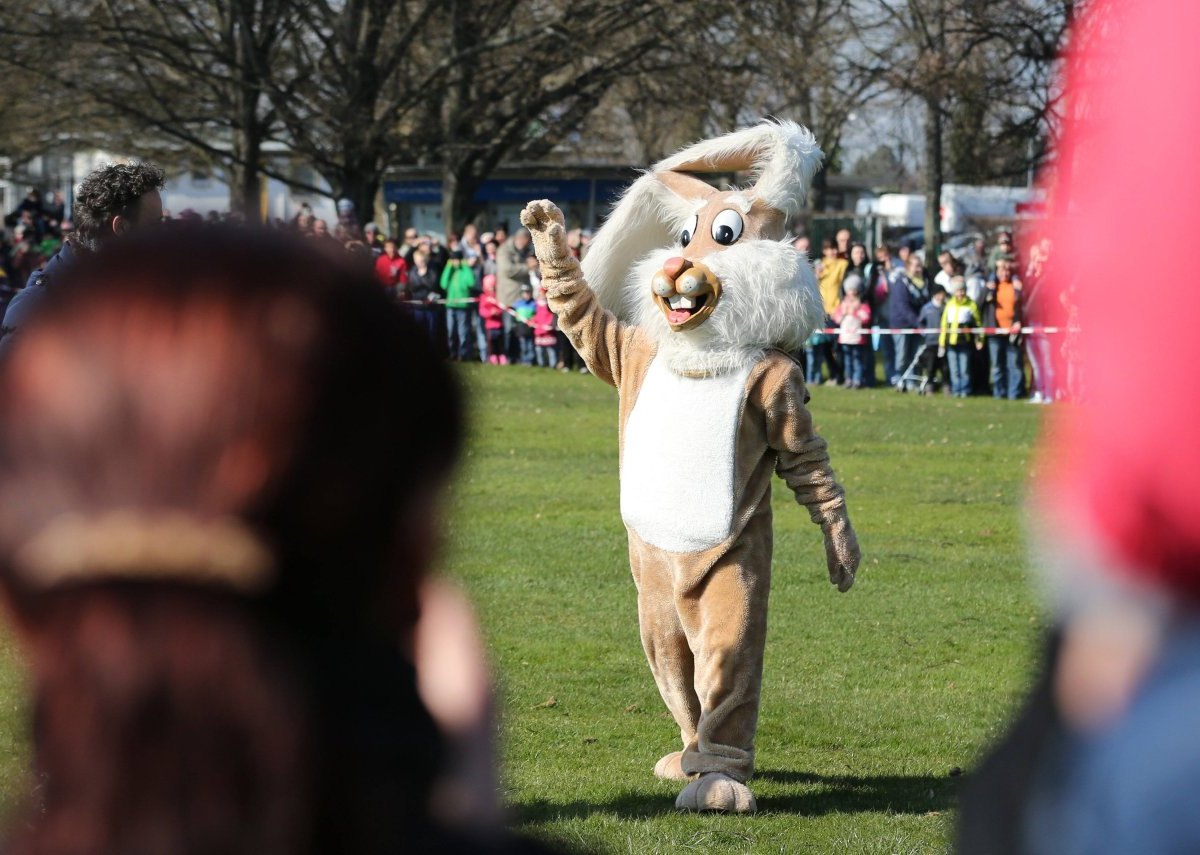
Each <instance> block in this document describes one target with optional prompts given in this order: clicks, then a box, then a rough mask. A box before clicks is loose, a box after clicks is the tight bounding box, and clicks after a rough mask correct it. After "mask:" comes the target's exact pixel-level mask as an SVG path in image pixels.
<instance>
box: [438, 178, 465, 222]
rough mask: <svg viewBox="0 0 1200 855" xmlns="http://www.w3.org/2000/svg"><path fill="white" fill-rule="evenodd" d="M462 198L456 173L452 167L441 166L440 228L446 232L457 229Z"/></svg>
mask: <svg viewBox="0 0 1200 855" xmlns="http://www.w3.org/2000/svg"><path fill="white" fill-rule="evenodd" d="M462 208H463V200H462V193H461V191H460V189H459V181H458V175H456V174H455V172H454V169H453V167H450V166H444V167H442V228H443V229H445V231H446V234H447V235H448V234H450V232H453V231H459V229H458V225H459V217H460V216H461V214H462Z"/></svg>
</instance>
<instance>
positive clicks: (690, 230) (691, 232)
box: [679, 217, 700, 246]
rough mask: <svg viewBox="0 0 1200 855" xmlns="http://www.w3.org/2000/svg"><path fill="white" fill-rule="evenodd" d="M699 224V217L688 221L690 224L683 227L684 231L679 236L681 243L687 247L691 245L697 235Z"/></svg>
mask: <svg viewBox="0 0 1200 855" xmlns="http://www.w3.org/2000/svg"><path fill="white" fill-rule="evenodd" d="M699 224H700V218H699V217H692V218H691V219H690V220H688V224H687V225H686V226H684V227H683V231H682V232H681V233H680V235H679V242H680V243H681V244H683V245H684V246H687V245H688V244H689V243H691V242H692V238H693V237H694V236H695V234H696V226H698V225H699Z"/></svg>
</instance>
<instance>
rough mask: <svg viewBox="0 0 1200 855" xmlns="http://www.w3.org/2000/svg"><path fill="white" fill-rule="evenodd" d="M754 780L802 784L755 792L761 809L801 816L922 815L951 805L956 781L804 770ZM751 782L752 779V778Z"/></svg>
mask: <svg viewBox="0 0 1200 855" xmlns="http://www.w3.org/2000/svg"><path fill="white" fill-rule="evenodd" d="M754 778H755V780H758V781H770V782H772V783H775V784H792V785H795V784H799V785H803V790H804V791H803V792H796V793H789V794H786V795H763V796H759V797H758V809H759V810H760V811H777V812H779V813H794V814H800V815H803V816H820V815H822V814H827V813H909V814H924V813H929V812H930V811H943V810H948V809H949V808H951V807H953V805H954V803H955V801H956V798H957V794H958V785H957V782H956V781H955V780H954V779H952V778H948V777H945V776H935V775H916V776H904V775H865V776H856V775H814V774H811V773H809V772H788V771H782V770H771V769H768V770H764V771H761V772H758V773H756V774H755V776H754ZM751 786H752V787H753V781H752V782H751Z"/></svg>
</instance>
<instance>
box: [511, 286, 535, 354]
mask: <svg viewBox="0 0 1200 855" xmlns="http://www.w3.org/2000/svg"><path fill="white" fill-rule="evenodd" d="M513 311H514V312H516V313H517V317H516V318H515V320H516V322H517V323H516V330H517V341H518V342H519V343H520V345H521V364H522V365H533V316H534V315H536V314H537V303H535V302H534V300H533V286H532V285H522V286H521V299H519V300H517V302H515V303H513Z"/></svg>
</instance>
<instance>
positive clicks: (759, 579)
mask: <svg viewBox="0 0 1200 855" xmlns="http://www.w3.org/2000/svg"><path fill="white" fill-rule="evenodd" d="M739 552H743V551H742V550H738V549H737V548H736V547H735V548H734V550H731V552H730V553H729V554H727V555H726V556H725V557H724V558H722V560H721V561H720V562H718V563H717V565H716V566H714V567H713V568H712V569H711V570H710V571H709V572H708V573H707V574H706V575H705V577H704V578H703V579H702V580H700V582H699V583H698V584H697V585H696V586H695V587H694V588H692V589H691V590H688V591H683V592H680V594H679V595H678V598H677V600H676V607H677V610H678V613H679V616H680V620H681V622H682V623H683V626H684V629H685V631H686V632H687V634H688V638H689V639H690V640H691V647H692V650H693V651H694V653H695V676H694V684H695V687H696V692H697V695H698V697H699V698H700V720H699V722H698V723H697V726H696V740H695V743H694V744H692V745H688V746H687V747H686V748H685V749H684V752H683V757H682V758H681V763H680V766H681V769H682V771H683V772H684V773H686V774H688V775H698V776H699V777H698V778H697V779H696V780H694V781H692V782H691V783H690V784H688V786H687V787H686V788H685V789H684V791H683V792H682V793H680V795H679V799H678V800H677V801H676V802H675V806H676V807H678V808H680V809H682V810H713V811H731V812H739V813H744V812H752V811H754V810H755V809H756V805H755V802H754V795H753V794H752V793H751V792H750V790H749V788H748V787H747V786H746V784H745V782H746V780H747V779H748V778H749V777H750V775H751V774H752V773H753V771H754V735H755V730H756V728H757V726H758V706H759V696H760V688H761V685H762V666H763V646H764V643H765V641H766V629H767V594H768V590H769V587H770V571H769V570H768V569H766V568H769V567H770V562H769V559H768V561H767V562H766V564H765V565H763V569H762V570H755V569H753V565H750V566H747V563H744V562H742V561H739V560H738V558H743V559H744V558H748V557H750V556H748V555H745V554H744V553H743V554H741V555H739V554H738V553H739Z"/></svg>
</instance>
